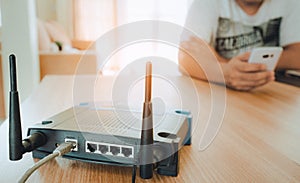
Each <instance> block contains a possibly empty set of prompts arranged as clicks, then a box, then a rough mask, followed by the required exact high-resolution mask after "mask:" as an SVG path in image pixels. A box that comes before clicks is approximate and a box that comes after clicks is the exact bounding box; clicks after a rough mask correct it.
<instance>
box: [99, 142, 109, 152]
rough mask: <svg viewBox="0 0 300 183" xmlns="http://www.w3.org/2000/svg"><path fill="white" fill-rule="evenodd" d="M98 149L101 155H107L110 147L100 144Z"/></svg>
mask: <svg viewBox="0 0 300 183" xmlns="http://www.w3.org/2000/svg"><path fill="white" fill-rule="evenodd" d="M98 148H99V151H100V153H101V154H106V153H107V152H108V145H104V144H99V145H98Z"/></svg>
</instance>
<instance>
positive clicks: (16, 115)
mask: <svg viewBox="0 0 300 183" xmlns="http://www.w3.org/2000/svg"><path fill="white" fill-rule="evenodd" d="M9 65H10V92H9V97H10V98H9V159H10V160H20V159H22V156H23V151H24V147H23V145H22V129H21V118H20V104H19V94H18V90H17V73H16V57H15V55H14V54H11V55H10V56H9Z"/></svg>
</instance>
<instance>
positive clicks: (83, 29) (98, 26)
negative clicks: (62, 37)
mask: <svg viewBox="0 0 300 183" xmlns="http://www.w3.org/2000/svg"><path fill="white" fill-rule="evenodd" d="M190 1H191V0H143V1H141V0H113V1H107V0H88V1H86V0H74V1H73V2H74V37H75V39H81V40H97V38H99V37H100V36H101V35H103V34H104V33H105V32H107V31H109V30H111V29H113V28H114V27H116V26H118V25H122V24H127V23H132V22H135V21H142V20H162V21H168V22H171V23H175V24H178V25H183V24H184V20H185V17H186V13H187V10H188V7H189V4H190ZM177 51H178V49H177V48H174V47H170V46H168V45H165V44H162V43H157V42H152V43H151V42H146V43H137V44H132V45H129V46H128V47H126V48H123V49H122V50H119V51H118V53H116V54H115V55H113V56H112V58H111V61H109V63H110V64H108V65H109V66H108V67H109V68H110V69H113V70H118V69H120V68H122V67H124V66H125V65H126V64H128V63H129V62H131V61H134V60H135V59H137V58H139V57H142V56H164V57H167V58H168V59H170V60H174V61H175V62H177ZM120 58H122V61H121V59H120Z"/></svg>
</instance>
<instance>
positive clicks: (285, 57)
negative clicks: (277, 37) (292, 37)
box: [276, 43, 300, 70]
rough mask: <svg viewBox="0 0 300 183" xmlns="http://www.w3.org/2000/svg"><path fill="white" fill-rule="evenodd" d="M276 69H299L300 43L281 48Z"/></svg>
mask: <svg viewBox="0 0 300 183" xmlns="http://www.w3.org/2000/svg"><path fill="white" fill-rule="evenodd" d="M276 69H278V70H280V69H300V43H294V44H291V45H288V46H285V47H284V48H283V52H282V55H281V57H280V60H279V62H278V64H277V67H276Z"/></svg>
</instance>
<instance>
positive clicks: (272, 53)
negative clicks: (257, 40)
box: [248, 47, 283, 71]
mask: <svg viewBox="0 0 300 183" xmlns="http://www.w3.org/2000/svg"><path fill="white" fill-rule="evenodd" d="M282 50H283V49H282V47H259V48H254V49H253V50H252V52H251V55H250V58H249V60H248V62H249V63H259V64H265V65H266V66H267V70H270V71H272V70H274V69H275V67H276V65H277V62H278V60H279V58H280V55H281V53H282Z"/></svg>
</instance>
